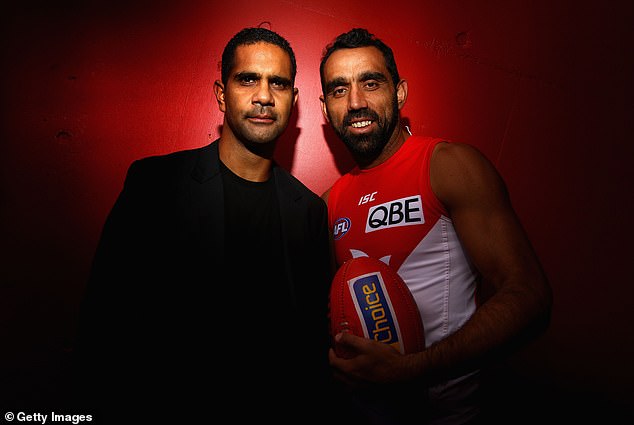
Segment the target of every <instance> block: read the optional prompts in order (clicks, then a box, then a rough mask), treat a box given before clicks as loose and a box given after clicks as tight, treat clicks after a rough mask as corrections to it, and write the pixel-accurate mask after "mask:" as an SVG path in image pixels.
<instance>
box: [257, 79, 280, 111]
mask: <svg viewBox="0 0 634 425" xmlns="http://www.w3.org/2000/svg"><path fill="white" fill-rule="evenodd" d="M251 103H253V104H254V105H255V104H259V105H261V106H273V105H275V102H274V100H273V95H272V94H271V89H270V87H269V85H268V84H267V82H266V81H262V82H261V83H260V84H259V85H258V87H257V90H256V91H255V93H254V94H253V99H252V100H251Z"/></svg>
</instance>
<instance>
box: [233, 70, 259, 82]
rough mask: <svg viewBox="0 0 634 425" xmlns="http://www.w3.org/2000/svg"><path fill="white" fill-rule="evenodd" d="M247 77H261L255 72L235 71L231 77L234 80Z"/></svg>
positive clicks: (255, 78)
mask: <svg viewBox="0 0 634 425" xmlns="http://www.w3.org/2000/svg"><path fill="white" fill-rule="evenodd" d="M247 78H248V79H252V80H259V79H260V78H262V75H260V74H258V73H257V72H237V73H236V74H235V75H234V76H233V79H234V80H236V81H240V80H243V79H247Z"/></svg>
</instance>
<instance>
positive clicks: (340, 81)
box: [326, 77, 348, 93]
mask: <svg viewBox="0 0 634 425" xmlns="http://www.w3.org/2000/svg"><path fill="white" fill-rule="evenodd" d="M345 85H348V80H346V79H345V78H343V77H338V78H335V79H334V80H330V81H328V82H327V83H326V93H330V92H331V91H333V90H334V89H335V87H339V86H345Z"/></svg>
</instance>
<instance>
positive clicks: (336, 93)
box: [331, 87, 347, 97]
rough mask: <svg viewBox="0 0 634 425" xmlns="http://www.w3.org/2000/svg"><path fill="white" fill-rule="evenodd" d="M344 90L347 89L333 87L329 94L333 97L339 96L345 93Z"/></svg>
mask: <svg viewBox="0 0 634 425" xmlns="http://www.w3.org/2000/svg"><path fill="white" fill-rule="evenodd" d="M346 91H347V90H346V88H345V87H336V88H335V89H333V91H332V92H331V94H332V96H333V97H341V96H343V95H345V94H346Z"/></svg>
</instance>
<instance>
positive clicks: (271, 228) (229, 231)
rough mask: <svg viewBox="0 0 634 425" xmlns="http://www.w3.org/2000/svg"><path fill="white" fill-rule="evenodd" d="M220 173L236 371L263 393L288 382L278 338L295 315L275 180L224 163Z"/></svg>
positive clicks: (226, 285) (227, 298)
mask: <svg viewBox="0 0 634 425" xmlns="http://www.w3.org/2000/svg"><path fill="white" fill-rule="evenodd" d="M221 172H222V178H223V185H224V201H225V249H226V252H225V259H226V270H228V271H229V273H226V274H225V276H226V279H227V281H226V282H224V283H223V284H222V288H221V290H222V291H223V292H225V295H224V297H223V299H224V300H225V301H227V302H230V304H229V305H225V306H223V307H224V309H230V310H231V312H230V313H229V314H228V316H227V317H231V321H232V324H231V329H232V330H231V331H230V334H229V335H228V339H229V340H230V345H231V346H232V348H231V351H232V353H233V356H234V357H232V359H231V360H232V361H234V362H235V361H236V360H237V358H239V357H241V354H242V355H244V358H243V360H244V361H243V362H240V364H241V370H240V371H236V372H238V375H241V376H242V377H243V378H245V379H247V381H248V382H249V384H248V386H247V388H249V390H247V391H253V392H254V393H256V394H258V393H259V394H260V396H261V394H262V392H266V391H267V388H268V385H270V384H271V382H274V381H275V380H280V381H282V382H283V381H284V380H285V373H284V372H285V369H286V368H288V365H285V364H283V363H280V361H282V358H281V357H280V354H281V351H282V350H281V348H282V347H281V346H280V345H279V342H278V341H279V339H280V337H281V336H282V335H283V333H284V329H285V328H286V327H287V325H286V324H285V322H288V321H289V319H290V318H291V316H292V307H291V298H290V295H289V294H290V289H289V288H290V287H289V285H290V283H289V281H288V277H287V273H286V264H285V260H284V255H283V252H284V251H283V244H282V233H281V219H280V210H279V203H278V199H277V194H276V187H275V180H274V177H273V175H271V178H269V180H267V181H265V182H252V181H248V180H245V179H243V178H241V177H239V176H237V175H235V174H234V173H233V172H231V170H229V169H228V168H227V167H226V166H224V164H222V163H221ZM228 342H229V341H228ZM288 372H290V371H288ZM259 385H264V387H260V388H258V387H259ZM241 391H245V388H244V387H242V388H241Z"/></svg>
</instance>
